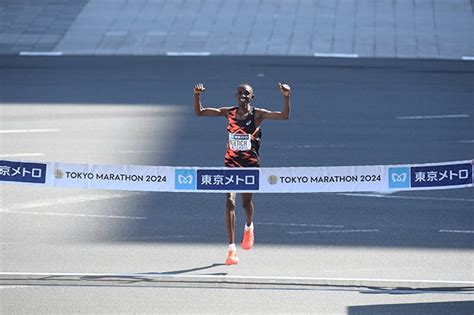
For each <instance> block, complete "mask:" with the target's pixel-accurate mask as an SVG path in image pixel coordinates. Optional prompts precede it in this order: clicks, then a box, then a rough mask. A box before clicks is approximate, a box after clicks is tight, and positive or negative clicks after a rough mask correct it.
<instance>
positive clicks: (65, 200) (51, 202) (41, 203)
mask: <svg viewBox="0 0 474 315" xmlns="http://www.w3.org/2000/svg"><path fill="white" fill-rule="evenodd" d="M138 194H139V193H127V194H104V195H78V196H68V197H62V198H54V199H43V200H38V201H33V202H29V203H21V204H18V205H13V206H12V207H10V208H12V209H13V210H28V209H34V208H41V207H50V206H58V205H67V204H71V203H81V202H89V201H101V200H108V199H118V198H127V197H131V196H135V195H138Z"/></svg>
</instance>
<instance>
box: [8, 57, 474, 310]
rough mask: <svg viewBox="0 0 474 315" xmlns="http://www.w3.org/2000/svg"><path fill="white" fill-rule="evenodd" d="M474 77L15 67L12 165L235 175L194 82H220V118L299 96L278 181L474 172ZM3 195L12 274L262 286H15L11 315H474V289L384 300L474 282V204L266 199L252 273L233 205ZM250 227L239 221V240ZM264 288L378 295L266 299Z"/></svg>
mask: <svg viewBox="0 0 474 315" xmlns="http://www.w3.org/2000/svg"><path fill="white" fill-rule="evenodd" d="M473 71H474V66H473V64H472V62H469V61H464V62H462V61H432V60H383V59H377V60H370V59H345V60H343V59H316V58H279V57H261V58H260V57H176V58H173V57H135V58H134V57H55V58H54V57H53V58H48V57H39V58H38V57H35V58H33V57H14V56H11V57H6V56H3V57H2V58H1V59H0V102H1V112H0V113H1V127H0V132H1V133H0V141H1V142H0V144H1V149H0V158H1V159H6V160H27V161H58V162H66V163H88V164H138V165H173V166H181V165H182V166H221V165H222V164H223V155H224V150H225V139H226V133H225V126H226V122H225V119H223V118H199V117H196V116H194V115H193V111H192V87H193V85H194V83H196V82H204V83H205V85H206V88H207V89H206V92H205V94H204V95H203V102H204V104H205V105H209V106H225V105H233V104H234V102H235V101H234V96H233V95H234V89H235V87H236V86H237V85H238V84H239V83H241V82H248V83H250V84H252V85H253V86H254V90H255V93H256V98H255V101H254V102H255V105H256V106H260V107H265V108H268V109H274V110H278V109H280V108H281V106H282V97H281V95H280V94H279V92H278V89H277V83H278V82H287V83H289V84H291V86H292V90H293V97H292V105H293V108H292V109H293V111H292V116H291V119H290V120H288V121H266V122H264V125H263V133H264V135H263V143H262V150H261V155H262V162H263V165H264V166H338V165H386V164H404V163H425V162H443V161H455V160H465V159H472V158H473V157H474V149H473V143H474V132H473V128H472V126H473V125H474V124H473V122H474V119H473V116H474V113H473V106H472V105H473V103H474V102H473V100H474V97H473V90H472V86H473V85H474V84H473V83H474V76H473ZM0 188H1V204H0V207H1V208H0V222H1V223H0V224H1V231H0V237H1V239H0V246H1V253H0V254H1V260H0V262H1V265H0V267H1V272H3V273H6V272H20V273H51V274H57V273H81V274H83V275H86V274H91V273H137V274H143V275H210V276H224V277H233V276H236V277H242V278H243V279H247V280H248V281H247V282H246V284H245V285H226V284H221V285H217V284H212V283H211V284H208V285H203V284H188V285H187V286H186V285H183V283H180V282H179V281H178V282H177V284H176V283H175V284H173V285H170V284H167V285H161V286H157V287H155V286H143V285H136V284H133V283H130V284H128V285H125V286H124V285H118V284H116V283H114V282H113V281H111V283H108V284H107V286H98V285H95V284H93V283H91V282H90V281H77V283H76V282H75V283H74V284H67V283H66V284H64V283H54V282H45V283H40V284H36V285H34V286H32V285H30V284H31V283H28V281H24V280H22V281H14V282H5V281H0V294H1V297H2V307H3V309H4V310H5V311H6V312H8V313H15V312H28V311H30V312H34V311H40V312H71V311H75V312H118V311H124V312H126V311H128V312H132V311H137V312H145V311H148V312H153V311H154V312H157V311H166V312H180V311H185V312H192V311H202V312H222V311H226V312H229V311H230V312H240V311H243V312H245V311H248V312H278V311H280V312H296V311H299V312H311V311H312V312H336V313H345V312H346V313H349V314H360V313H380V312H383V311H388V312H393V311H401V312H412V311H413V312H426V313H430V312H433V311H441V312H444V311H446V312H452V311H456V312H457V313H462V312H464V311H465V312H467V313H472V310H473V308H474V307H473V304H472V303H470V302H462V301H472V292H473V291H472V290H466V289H464V290H451V291H448V290H433V289H431V290H418V291H416V290H415V291H413V290H404V289H400V288H398V289H392V290H384V288H385V286H386V284H387V282H384V281H389V280H394V279H399V280H400V281H401V282H400V283H403V281H419V282H418V283H419V284H422V283H424V282H425V283H426V282H427V281H438V280H440V281H447V282H449V281H453V282H454V281H471V282H472V281H474V272H473V270H474V268H473V267H474V256H473V251H472V250H473V247H474V215H473V212H472V205H473V203H474V198H473V195H472V189H457V190H438V191H423V192H404V193H395V194H390V195H380V194H357V195H353V194H297V195H295V194H259V195H257V196H256V197H255V204H256V215H255V224H256V242H257V244H256V246H255V248H254V249H252V250H251V251H249V252H244V251H242V250H240V251H239V256H240V259H241V262H240V264H239V265H238V266H233V267H226V266H223V265H222V263H223V262H224V259H225V254H226V244H225V243H226V237H225V229H224V223H223V222H224V218H223V214H224V209H223V205H224V200H223V196H221V195H220V194H197V193H179V194H177V193H138V192H117V191H92V190H80V189H59V188H46V187H39V186H20V185H2V186H1V187H0ZM242 212H243V211H242V210H241V209H240V208H239V209H238V223H237V227H238V231H240V227H242V226H243V213H242ZM238 233H240V232H238ZM259 277H260V278H259ZM261 277H266V278H265V279H272V278H275V279H276V278H277V277H287V278H289V279H293V280H295V279H300V280H301V279H303V280H304V279H310V278H317V277H320V278H330V279H341V278H351V279H359V280H360V279H372V280H374V279H378V280H380V283H379V285H377V286H376V287H371V288H368V287H356V288H354V287H350V286H349V287H348V286H306V287H303V286H298V285H296V286H295V287H291V288H288V287H284V286H283V287H282V286H279V287H278V286H277V287H266V286H265V285H263V284H261V283H260V282H261V281H260V282H259V280H258V279H262V278H261ZM303 280H301V281H303ZM359 280H358V281H359ZM402 280H403V281H402ZM295 281H296V280H295ZM259 283H260V284H259ZM248 289H253V290H248ZM56 297H60V298H56ZM94 299H97V300H94ZM91 301H92V302H91ZM102 302H103V303H102ZM101 303H102V304H101ZM246 306H247V307H248V309H246V308H245V307H246Z"/></svg>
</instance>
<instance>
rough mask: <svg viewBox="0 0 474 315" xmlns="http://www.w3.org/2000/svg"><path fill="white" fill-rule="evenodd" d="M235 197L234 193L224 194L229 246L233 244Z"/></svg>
mask: <svg viewBox="0 0 474 315" xmlns="http://www.w3.org/2000/svg"><path fill="white" fill-rule="evenodd" d="M235 195H236V193H226V203H225V224H226V227H227V239H228V240H229V244H235Z"/></svg>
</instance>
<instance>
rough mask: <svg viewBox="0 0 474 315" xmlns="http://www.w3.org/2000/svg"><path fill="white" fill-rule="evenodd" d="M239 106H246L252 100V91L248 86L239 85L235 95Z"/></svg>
mask: <svg viewBox="0 0 474 315" xmlns="http://www.w3.org/2000/svg"><path fill="white" fill-rule="evenodd" d="M235 96H236V97H237V101H238V102H239V105H244V106H246V105H248V104H250V101H251V100H252V98H253V89H252V87H250V86H248V85H240V86H239V87H238V88H237V93H235Z"/></svg>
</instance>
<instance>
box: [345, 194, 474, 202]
mask: <svg viewBox="0 0 474 315" xmlns="http://www.w3.org/2000/svg"><path fill="white" fill-rule="evenodd" d="M338 195H343V196H351V197H372V198H393V199H412V200H436V201H461V202H474V199H466V198H442V197H415V196H413V197H410V196H391V195H380V194H357V193H339V194H338Z"/></svg>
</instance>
